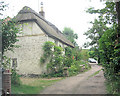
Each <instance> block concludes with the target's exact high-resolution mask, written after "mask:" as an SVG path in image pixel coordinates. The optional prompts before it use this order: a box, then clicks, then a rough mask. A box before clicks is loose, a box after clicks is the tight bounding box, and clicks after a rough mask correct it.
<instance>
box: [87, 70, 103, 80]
mask: <svg viewBox="0 0 120 96" xmlns="http://www.w3.org/2000/svg"><path fill="white" fill-rule="evenodd" d="M101 70H102V69H100V70H98V71H97V72H95V73H93V74H92V75H90V76H89V77H88V79H89V78H91V77H93V76H95V75H97V74H99V72H100V71H101Z"/></svg>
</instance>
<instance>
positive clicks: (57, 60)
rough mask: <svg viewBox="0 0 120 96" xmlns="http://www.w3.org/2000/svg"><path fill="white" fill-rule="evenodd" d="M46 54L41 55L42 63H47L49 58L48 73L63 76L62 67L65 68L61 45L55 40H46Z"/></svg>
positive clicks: (44, 47) (44, 48)
mask: <svg viewBox="0 0 120 96" xmlns="http://www.w3.org/2000/svg"><path fill="white" fill-rule="evenodd" d="M43 50H44V54H43V57H41V59H40V61H41V63H45V61H46V60H47V59H49V60H50V62H49V63H48V64H47V70H48V74H49V75H50V76H52V77H54V76H55V74H56V76H59V75H60V76H61V73H62V69H63V55H62V51H63V49H62V48H61V47H59V46H56V45H55V44H54V43H53V42H50V41H48V42H45V44H44V46H43Z"/></svg>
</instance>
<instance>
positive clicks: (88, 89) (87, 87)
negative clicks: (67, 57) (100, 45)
mask: <svg viewBox="0 0 120 96" xmlns="http://www.w3.org/2000/svg"><path fill="white" fill-rule="evenodd" d="M101 68H102V67H100V66H98V65H95V64H93V65H92V68H91V70H89V71H87V72H85V73H82V74H78V75H77V76H73V77H68V78H66V79H63V80H61V81H59V82H56V83H55V84H54V85H52V86H49V87H47V88H46V89H45V90H43V91H42V92H41V93H40V94H105V93H106V91H105V85H104V81H105V79H104V76H103V71H102V70H101ZM99 70H101V71H100V72H99V73H98V74H96V75H94V76H91V75H93V74H94V73H95V72H97V71H99Z"/></svg>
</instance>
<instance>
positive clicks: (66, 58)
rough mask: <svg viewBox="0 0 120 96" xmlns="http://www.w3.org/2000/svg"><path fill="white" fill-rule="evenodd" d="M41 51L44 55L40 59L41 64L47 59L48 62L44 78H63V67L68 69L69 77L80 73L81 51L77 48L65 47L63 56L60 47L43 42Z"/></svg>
mask: <svg viewBox="0 0 120 96" xmlns="http://www.w3.org/2000/svg"><path fill="white" fill-rule="evenodd" d="M43 50H44V54H43V56H42V57H41V63H45V62H46V60H47V59H48V60H49V61H50V62H49V63H48V64H47V70H48V73H47V74H44V75H43V76H44V77H62V76H64V74H63V73H64V72H63V71H64V67H67V68H68V71H69V73H70V75H74V74H78V73H79V72H80V71H81V67H80V65H81V63H80V60H81V53H80V52H81V50H80V49H78V48H77V47H76V48H71V47H66V48H65V54H63V53H64V52H63V51H64V50H63V49H62V48H61V47H59V46H56V45H55V44H54V43H52V42H45V44H44V46H43ZM48 53H49V54H48ZM46 54H48V55H46ZM45 56H46V57H45ZM87 68H88V66H87V65H86V69H87Z"/></svg>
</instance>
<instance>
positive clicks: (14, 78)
mask: <svg viewBox="0 0 120 96" xmlns="http://www.w3.org/2000/svg"><path fill="white" fill-rule="evenodd" d="M11 83H12V84H14V85H20V84H21V81H20V75H18V74H17V72H16V70H15V69H12V76H11Z"/></svg>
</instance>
